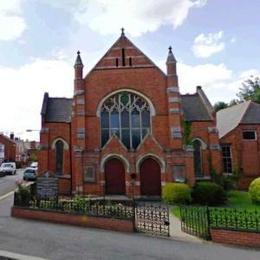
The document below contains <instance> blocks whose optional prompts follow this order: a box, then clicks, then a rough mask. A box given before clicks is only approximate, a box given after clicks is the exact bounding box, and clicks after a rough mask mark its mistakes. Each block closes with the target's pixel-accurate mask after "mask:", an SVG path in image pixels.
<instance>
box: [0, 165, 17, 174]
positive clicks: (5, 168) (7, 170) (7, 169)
mask: <svg viewBox="0 0 260 260" xmlns="http://www.w3.org/2000/svg"><path fill="white" fill-rule="evenodd" d="M0 174H2V175H3V174H4V175H6V174H12V175H14V174H16V164H15V162H5V163H2V164H1V166H0Z"/></svg>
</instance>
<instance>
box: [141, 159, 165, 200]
mask: <svg viewBox="0 0 260 260" xmlns="http://www.w3.org/2000/svg"><path fill="white" fill-rule="evenodd" d="M140 182H141V195H144V196H161V168H160V165H159V164H158V163H157V162H156V161H155V160H154V159H152V158H147V159H145V160H144V161H143V162H142V163H141V166H140Z"/></svg>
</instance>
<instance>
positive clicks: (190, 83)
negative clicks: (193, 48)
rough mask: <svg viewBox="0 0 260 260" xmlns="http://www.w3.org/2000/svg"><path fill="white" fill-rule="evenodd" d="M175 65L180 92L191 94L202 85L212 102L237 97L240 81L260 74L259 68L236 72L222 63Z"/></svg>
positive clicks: (228, 100)
mask: <svg viewBox="0 0 260 260" xmlns="http://www.w3.org/2000/svg"><path fill="white" fill-rule="evenodd" d="M177 66H178V76H179V85H180V90H181V93H183V94H186V93H190V94H192V93H195V92H196V86H202V88H203V90H204V91H205V92H206V94H207V96H208V98H209V99H210V101H211V102H212V104H214V103H215V102H217V101H225V102H230V101H231V100H232V99H235V98H237V96H236V94H237V93H238V92H239V88H240V87H241V86H242V82H244V81H245V80H246V79H248V78H249V77H250V76H251V75H254V76H260V70H257V69H250V70H245V71H242V72H240V73H239V74H236V73H234V72H233V71H232V70H231V69H229V68H227V67H226V66H225V65H224V64H218V65H215V64H203V65H195V66H192V65H188V64H183V63H180V64H178V65H177Z"/></svg>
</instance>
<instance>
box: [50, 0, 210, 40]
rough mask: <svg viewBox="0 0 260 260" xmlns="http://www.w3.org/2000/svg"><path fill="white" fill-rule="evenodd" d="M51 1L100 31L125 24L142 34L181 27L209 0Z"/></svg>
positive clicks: (107, 31) (114, 29)
mask: <svg viewBox="0 0 260 260" xmlns="http://www.w3.org/2000/svg"><path fill="white" fill-rule="evenodd" d="M48 3H49V4H52V5H54V6H55V7H60V8H66V10H67V11H70V12H71V13H72V14H73V16H74V18H75V19H76V20H77V21H78V22H79V23H81V24H84V25H88V26H89V27H90V28H91V29H92V30H93V31H96V32H98V33H101V34H114V33H118V31H119V29H120V28H121V27H125V28H126V30H127V32H128V33H129V34H131V35H132V36H140V35H141V34H143V33H146V32H153V31H156V30H157V29H158V28H159V27H160V26H162V25H168V24H170V25H172V26H173V27H174V28H176V27H178V26H180V25H181V24H182V23H183V22H184V20H185V19H186V18H187V16H188V13H189V11H190V10H191V9H192V8H199V7H202V6H204V5H205V4H206V3H207V0H145V1H140V0H128V1H126V0H96V1H88V0H81V1H79V2H78V5H77V6H76V7H75V2H74V5H73V1H71V0H66V1H65V2H63V1H62V4H61V3H58V2H57V1H50V0H48Z"/></svg>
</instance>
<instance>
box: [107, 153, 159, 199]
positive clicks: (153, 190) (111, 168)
mask: <svg viewBox="0 0 260 260" xmlns="http://www.w3.org/2000/svg"><path fill="white" fill-rule="evenodd" d="M105 182H106V186H105V187H106V194H110V195H124V194H125V193H126V187H125V167H124V165H123V163H122V162H121V161H120V160H118V159H116V158H113V159H110V160H109V161H107V162H106V164H105ZM140 185H141V195H143V196H161V169H160V165H159V164H158V163H157V162H156V161H155V160H154V159H152V158H148V159H146V160H144V161H143V162H142V164H141V166H140Z"/></svg>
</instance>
